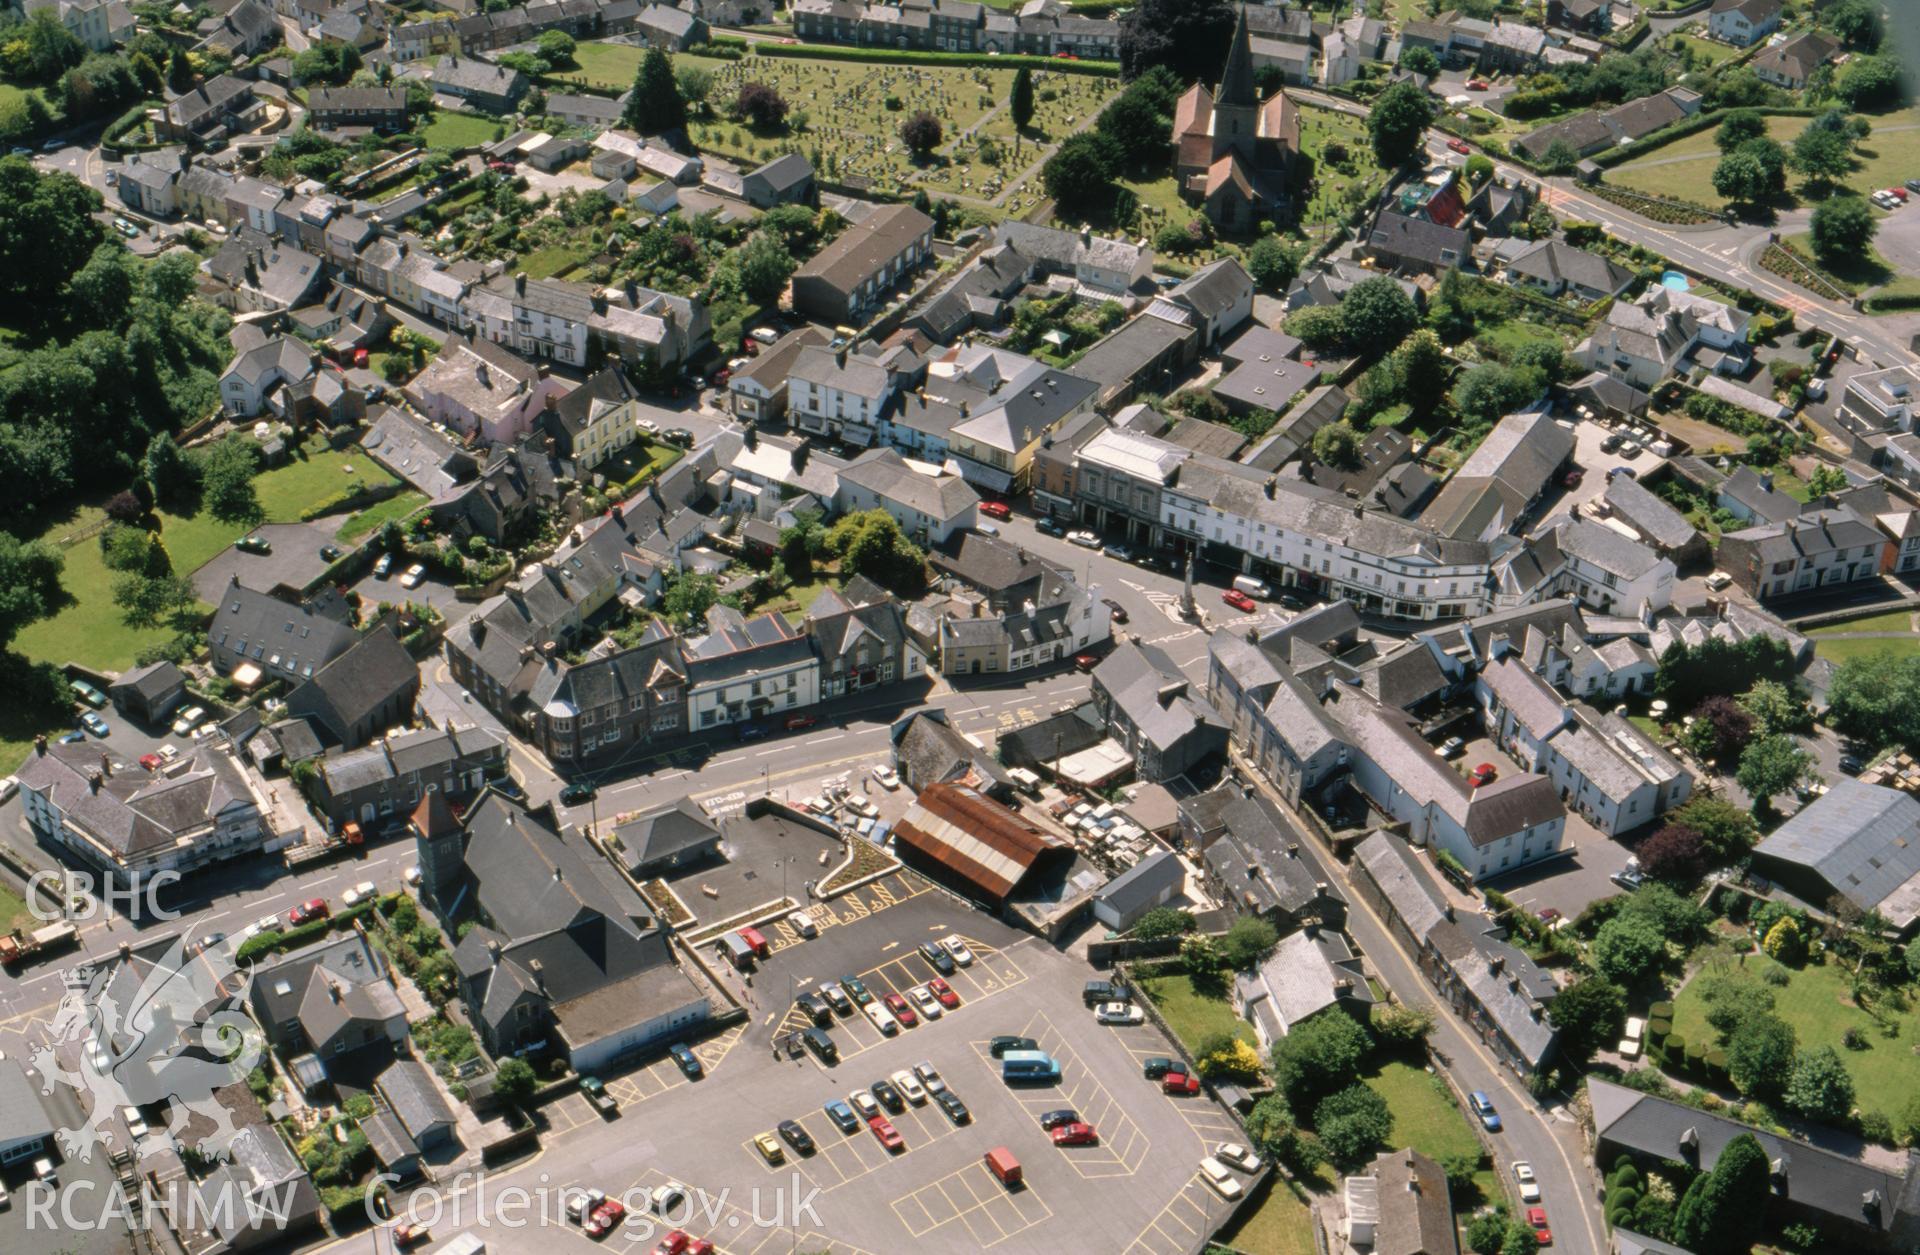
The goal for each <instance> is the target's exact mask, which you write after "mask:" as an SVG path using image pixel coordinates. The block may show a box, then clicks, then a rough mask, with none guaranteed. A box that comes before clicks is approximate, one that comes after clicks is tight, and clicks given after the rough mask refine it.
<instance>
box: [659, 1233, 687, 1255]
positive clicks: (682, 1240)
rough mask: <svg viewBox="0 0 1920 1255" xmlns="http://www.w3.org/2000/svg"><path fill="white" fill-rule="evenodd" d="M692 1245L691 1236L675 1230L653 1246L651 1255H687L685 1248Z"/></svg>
mask: <svg viewBox="0 0 1920 1255" xmlns="http://www.w3.org/2000/svg"><path fill="white" fill-rule="evenodd" d="M691 1245H693V1235H692V1234H691V1233H688V1232H687V1231H686V1230H685V1229H675V1230H673V1231H672V1232H670V1233H668V1234H667V1236H666V1237H664V1238H661V1239H660V1241H659V1242H658V1243H656V1244H655V1245H654V1248H653V1255H687V1248H688V1247H689V1246H691Z"/></svg>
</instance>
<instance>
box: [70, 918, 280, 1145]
mask: <svg viewBox="0 0 1920 1255" xmlns="http://www.w3.org/2000/svg"><path fill="white" fill-rule="evenodd" d="M235 945H236V943H235V942H232V941H223V942H220V943H218V944H216V945H213V946H210V947H206V948H205V949H201V950H197V952H195V953H192V954H189V953H188V951H187V949H186V943H185V939H184V938H175V939H174V941H173V942H172V944H171V945H170V946H169V947H168V948H167V950H166V951H165V953H164V954H162V955H161V956H159V957H158V958H157V959H154V958H146V957H140V958H130V959H127V960H124V961H122V962H119V963H110V964H103V965H100V966H81V967H77V968H75V969H73V970H72V971H70V972H68V973H67V974H66V977H65V984H66V987H67V992H66V994H65V995H64V996H63V997H62V998H61V1000H60V1008H59V1010H58V1011H57V1012H56V1013H55V1015H54V1020H53V1026H52V1027H53V1034H52V1037H53V1040H52V1042H51V1043H50V1044H48V1045H46V1046H43V1047H41V1048H40V1049H38V1050H36V1051H35V1052H34V1066H35V1068H36V1069H38V1071H39V1073H40V1075H41V1077H42V1086H41V1089H42V1092H43V1093H47V1094H51V1093H52V1092H53V1087H54V1086H55V1085H56V1084H60V1085H65V1086H67V1087H68V1088H70V1089H72V1090H74V1091H75V1092H76V1093H77V1094H78V1095H79V1096H80V1104H81V1107H82V1109H83V1110H84V1111H85V1112H86V1120H85V1122H84V1123H83V1124H82V1125H81V1126H80V1127H79V1128H73V1129H61V1130H60V1132H59V1139H60V1150H61V1153H62V1154H63V1155H65V1156H66V1157H67V1158H69V1159H73V1158H78V1159H79V1160H81V1161H82V1162H90V1161H91V1160H92V1159H93V1152H94V1148H95V1146H97V1145H99V1144H100V1143H101V1142H102V1141H103V1139H104V1138H105V1135H106V1134H107V1131H108V1130H109V1129H110V1128H112V1127H113V1121H114V1120H115V1119H116V1118H117V1117H118V1115H119V1113H120V1111H121V1109H122V1108H125V1107H144V1106H147V1105H148V1104H150V1103H156V1102H159V1101H161V1100H163V1099H164V1100H166V1102H167V1108H168V1123H167V1130H168V1132H169V1133H171V1134H172V1135H173V1136H174V1137H176V1138H178V1137H180V1136H182V1135H183V1134H185V1133H187V1132H188V1125H189V1121H193V1123H194V1126H195V1127H194V1128H193V1130H192V1132H193V1133H194V1135H195V1137H194V1141H195V1144H196V1145H197V1146H198V1147H199V1149H200V1151H201V1152H202V1153H204V1154H207V1155H210V1156H213V1157H216V1158H219V1157H225V1156H226V1154H227V1150H228V1148H229V1147H230V1146H231V1144H232V1142H233V1139H234V1136H235V1135H236V1134H238V1133H239V1131H240V1126H239V1125H237V1124H235V1122H234V1119H233V1112H232V1111H230V1110H229V1109H228V1108H227V1107H225V1106H224V1105H222V1104H221V1103H220V1102H219V1101H218V1100H216V1099H215V1097H214V1091H215V1090H217V1089H219V1088H221V1087H222V1086H226V1085H232V1084H235V1083H237V1082H241V1081H244V1080H245V1079H246V1077H247V1074H248V1073H249V1072H251V1071H252V1070H253V1068H254V1066H255V1065H256V1064H258V1063H259V1062H260V1059H261V1056H262V1053H263V1051H264V1044H263V1042H262V1040H261V1036H260V1031H259V1029H258V1028H256V1027H255V1026H254V1024H253V1021H252V1020H250V1019H248V1018H247V1015H246V1012H245V1011H244V1010H242V1007H243V1006H244V1005H245V999H246V994H247V990H248V988H249V987H250V986H251V984H252V982H253V972H252V969H251V968H248V969H247V970H245V971H241V970H239V969H238V968H237V967H236V965H235V961H234V954H235ZM195 1117H198V1119H197V1120H195ZM209 1125H210V1126H211V1132H207V1131H206V1129H207V1127H208V1126H209Z"/></svg>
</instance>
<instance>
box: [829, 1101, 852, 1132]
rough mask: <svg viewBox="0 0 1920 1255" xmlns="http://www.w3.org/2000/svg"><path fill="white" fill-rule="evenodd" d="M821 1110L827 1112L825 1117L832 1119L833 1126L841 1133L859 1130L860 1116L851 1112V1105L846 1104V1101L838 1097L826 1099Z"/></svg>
mask: <svg viewBox="0 0 1920 1255" xmlns="http://www.w3.org/2000/svg"><path fill="white" fill-rule="evenodd" d="M821 1110H822V1111H825V1112H826V1113H827V1119H829V1120H831V1121H833V1123H834V1126H835V1127H836V1128H838V1129H839V1130H840V1131H841V1132H842V1133H855V1132H858V1131H859V1129H860V1118H859V1117H858V1116H856V1115H854V1114H853V1108H852V1107H849V1106H847V1104H846V1103H844V1102H842V1101H840V1100H839V1099H838V1098H835V1099H831V1100H830V1101H828V1103H827V1104H826V1106H824V1107H822V1108H821Z"/></svg>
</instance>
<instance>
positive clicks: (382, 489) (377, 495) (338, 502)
mask: <svg viewBox="0 0 1920 1255" xmlns="http://www.w3.org/2000/svg"><path fill="white" fill-rule="evenodd" d="M404 487H405V485H404V484H401V483H398V482H394V483H387V484H366V485H363V486H361V487H358V488H347V489H343V490H342V491H340V492H336V493H334V494H333V495H332V496H331V497H328V498H326V499H324V500H322V501H316V502H314V503H313V504H312V505H310V506H308V507H307V508H306V509H304V510H302V511H301V512H300V521H301V522H302V523H306V522H310V521H312V520H313V519H317V518H321V517H323V516H325V515H328V514H344V513H347V512H348V511H352V510H364V509H366V508H367V507H368V506H371V505H378V504H379V503H380V502H382V501H385V500H386V499H387V498H388V497H392V496H397V495H398V494H399V493H400V492H401V490H402V489H403V488H404Z"/></svg>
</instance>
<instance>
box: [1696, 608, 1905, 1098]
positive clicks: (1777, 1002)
mask: <svg viewBox="0 0 1920 1255" xmlns="http://www.w3.org/2000/svg"><path fill="white" fill-rule="evenodd" d="M1833 643H1835V644H1838V643H1842V642H1833ZM1851 643H1854V644H1861V645H1866V644H1886V643H1887V642H1881V641H1857V642H1851ZM1915 644H1916V645H1920V642H1915ZM1820 652H1821V653H1823V654H1824V653H1826V652H1827V645H1826V644H1822V645H1821V647H1820ZM1789 970H1790V971H1791V979H1790V980H1789V981H1788V983H1787V984H1785V985H1783V986H1780V987H1779V988H1774V987H1772V986H1767V988H1768V989H1769V990H1770V991H1771V992H1772V994H1773V1012H1774V1014H1775V1015H1777V1016H1779V1017H1780V1018H1781V1019H1783V1020H1785V1021H1786V1022H1787V1023H1788V1024H1790V1025H1792V1026H1793V1031H1794V1034H1795V1036H1796V1037H1797V1038H1798V1039H1799V1044H1800V1049H1802V1050H1806V1049H1809V1048H1811V1047H1815V1046H1832V1047H1833V1048H1834V1050H1835V1052H1836V1053H1838V1054H1839V1056H1840V1058H1841V1059H1842V1060H1843V1061H1844V1062H1845V1063H1846V1065H1847V1071H1849V1072H1851V1073H1852V1074H1853V1083H1854V1089H1855V1090H1856V1091H1857V1092H1858V1094H1859V1096H1860V1106H1861V1108H1862V1109H1864V1110H1876V1109H1877V1110H1882V1111H1886V1112H1888V1114H1890V1115H1893V1116H1895V1117H1896V1118H1897V1117H1898V1115H1899V1105H1900V1104H1901V1103H1903V1102H1905V1101H1906V1095H1908V1094H1910V1093H1912V1092H1913V1090H1914V1087H1915V1085H1916V1084H1920V1058H1917V1057H1916V1051H1920V1012H1916V1011H1915V1010H1914V1009H1912V1008H1909V1009H1907V1010H1905V1011H1901V1012H1891V1011H1889V1012H1887V1014H1888V1015H1889V1016H1890V1018H1891V1022H1892V1023H1893V1024H1895V1025H1896V1026H1897V1034H1896V1036H1894V1037H1891V1038H1889V1037H1887V1036H1885V1035H1884V1034H1883V1033H1882V1031H1881V1029H1880V1026H1879V1024H1878V1023H1877V1022H1876V1021H1875V1020H1874V1018H1873V1017H1872V1016H1870V1015H1868V1014H1867V1013H1866V1012H1865V1011H1862V1010H1861V1009H1860V1008H1859V1007H1857V1006H1855V1005H1854V1003H1853V1000H1852V997H1851V996H1850V995H1849V993H1848V987H1849V981H1848V977H1847V972H1846V971H1845V969H1843V968H1842V967H1840V966H1838V965H1833V964H1819V965H1814V964H1809V965H1808V966H1807V967H1804V968H1801V969H1799V970H1797V971H1794V970H1791V969H1789ZM1698 988H1699V982H1698V980H1697V979H1696V980H1694V981H1690V982H1688V984H1687V987H1686V988H1685V989H1682V990H1681V991H1680V996H1679V997H1678V998H1677V999H1675V1000H1674V1008H1673V1031H1674V1032H1675V1033H1677V1034H1680V1035H1681V1036H1683V1037H1685V1039H1686V1040H1687V1041H1689V1042H1695V1041H1697V1042H1710V1041H1714V1040H1716V1038H1715V1036H1714V1032H1713V1028H1712V1027H1711V1026H1710V1025H1709V1024H1708V1023H1707V1019H1706V1006H1705V1003H1704V1001H1703V1000H1702V999H1701V998H1700V996H1699V995H1698V993H1697V992H1696V990H1697V989H1698ZM1850 1028H1857V1029H1859V1030H1861V1032H1862V1033H1863V1034H1864V1036H1865V1040H1866V1043H1867V1045H1866V1047H1865V1049H1862V1050H1849V1049H1847V1047H1846V1046H1845V1044H1844V1043H1843V1042H1842V1040H1841V1039H1842V1038H1843V1037H1844V1036H1845V1035H1846V1032H1847V1030H1848V1029H1850Z"/></svg>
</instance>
